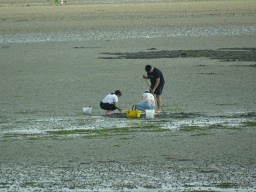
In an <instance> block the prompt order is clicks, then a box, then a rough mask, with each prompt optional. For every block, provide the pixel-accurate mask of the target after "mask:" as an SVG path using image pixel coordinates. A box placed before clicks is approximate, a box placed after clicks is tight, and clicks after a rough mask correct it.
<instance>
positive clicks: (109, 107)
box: [100, 90, 122, 115]
mask: <svg viewBox="0 0 256 192" xmlns="http://www.w3.org/2000/svg"><path fill="white" fill-rule="evenodd" d="M121 95H122V93H121V91H119V90H116V91H115V93H111V94H108V95H106V96H105V97H104V98H103V99H102V101H101V102H100V107H101V109H104V110H106V111H105V113H106V115H111V111H114V110H116V109H118V110H119V111H121V110H122V108H121V107H119V106H118V105H117V102H118V98H119V97H121Z"/></svg>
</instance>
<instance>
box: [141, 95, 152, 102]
mask: <svg viewBox="0 0 256 192" xmlns="http://www.w3.org/2000/svg"><path fill="white" fill-rule="evenodd" d="M148 100H151V101H155V98H154V95H153V94H151V93H143V94H142V95H141V103H145V102H146V101H148Z"/></svg>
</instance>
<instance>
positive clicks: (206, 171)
mask: <svg viewBox="0 0 256 192" xmlns="http://www.w3.org/2000/svg"><path fill="white" fill-rule="evenodd" d="M199 172H201V173H217V171H216V170H200V171H199Z"/></svg>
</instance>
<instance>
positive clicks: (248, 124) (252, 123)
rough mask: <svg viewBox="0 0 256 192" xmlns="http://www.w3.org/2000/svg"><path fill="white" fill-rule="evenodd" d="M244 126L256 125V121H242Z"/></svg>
mask: <svg viewBox="0 0 256 192" xmlns="http://www.w3.org/2000/svg"><path fill="white" fill-rule="evenodd" d="M243 124H244V125H246V126H250V127H256V121H247V122H244V123H243Z"/></svg>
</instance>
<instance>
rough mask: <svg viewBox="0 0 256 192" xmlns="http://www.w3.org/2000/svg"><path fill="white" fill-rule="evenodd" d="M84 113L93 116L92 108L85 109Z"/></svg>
mask: <svg viewBox="0 0 256 192" xmlns="http://www.w3.org/2000/svg"><path fill="white" fill-rule="evenodd" d="M83 112H84V114H91V113H92V108H91V107H83Z"/></svg>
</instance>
